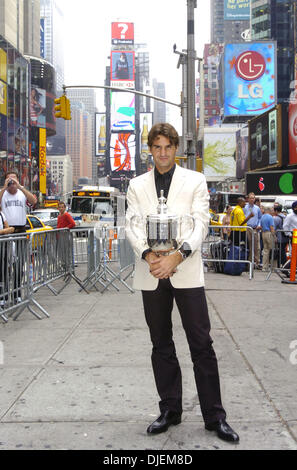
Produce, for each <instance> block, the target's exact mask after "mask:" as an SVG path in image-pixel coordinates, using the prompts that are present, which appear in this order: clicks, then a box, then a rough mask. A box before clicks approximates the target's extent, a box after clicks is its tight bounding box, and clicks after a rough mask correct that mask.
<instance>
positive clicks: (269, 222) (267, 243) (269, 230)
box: [260, 207, 275, 271]
mask: <svg viewBox="0 0 297 470" xmlns="http://www.w3.org/2000/svg"><path fill="white" fill-rule="evenodd" d="M260 223H261V229H262V239H263V268H262V271H268V269H269V261H270V252H271V250H272V248H273V246H274V241H275V229H274V220H273V217H272V209H271V208H270V207H265V212H264V214H263V215H262V217H261V222H260Z"/></svg>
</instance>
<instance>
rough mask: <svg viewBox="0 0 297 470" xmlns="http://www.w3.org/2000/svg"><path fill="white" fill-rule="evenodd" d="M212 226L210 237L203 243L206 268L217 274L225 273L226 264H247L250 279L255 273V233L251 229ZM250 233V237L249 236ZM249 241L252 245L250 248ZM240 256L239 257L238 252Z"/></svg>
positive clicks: (203, 258)
mask: <svg viewBox="0 0 297 470" xmlns="http://www.w3.org/2000/svg"><path fill="white" fill-rule="evenodd" d="M245 228H246V230H244V231H242V227H241V226H232V228H231V227H230V226H228V225H220V226H214V225H210V226H209V228H208V235H207V237H206V239H205V240H204V241H203V243H202V260H203V262H204V266H205V268H210V269H214V271H215V272H220V273H224V272H225V264H226V263H242V264H246V266H247V269H248V271H249V279H252V278H253V272H254V243H255V241H254V231H253V229H252V228H251V227H245ZM248 231H250V237H249V236H248ZM249 240H251V245H250V246H249ZM235 247H239V248H240V255H239V257H238V250H236V249H235Z"/></svg>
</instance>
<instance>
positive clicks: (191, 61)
mask: <svg viewBox="0 0 297 470" xmlns="http://www.w3.org/2000/svg"><path fill="white" fill-rule="evenodd" d="M195 8H197V0H187V19H188V22H187V47H188V50H187V102H188V112H187V134H186V139H187V157H188V158H187V167H188V168H189V169H191V170H196V153H197V137H196V100H195V60H196V51H195V36H194V9H195Z"/></svg>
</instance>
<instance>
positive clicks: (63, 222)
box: [57, 201, 75, 229]
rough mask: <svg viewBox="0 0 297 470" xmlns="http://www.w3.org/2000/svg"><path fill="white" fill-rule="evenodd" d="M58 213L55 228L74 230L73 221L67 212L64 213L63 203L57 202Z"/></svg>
mask: <svg viewBox="0 0 297 470" xmlns="http://www.w3.org/2000/svg"><path fill="white" fill-rule="evenodd" d="M59 212H60V214H59V215H58V221H57V228H69V229H70V228H74V227H75V221H74V219H73V218H72V217H71V215H70V214H69V212H67V211H66V204H65V202H62V201H60V202H59Z"/></svg>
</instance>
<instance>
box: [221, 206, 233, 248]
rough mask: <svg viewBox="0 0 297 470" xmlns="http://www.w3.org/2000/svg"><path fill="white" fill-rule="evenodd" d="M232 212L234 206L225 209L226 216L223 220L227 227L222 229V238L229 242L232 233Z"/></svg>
mask: <svg viewBox="0 0 297 470" xmlns="http://www.w3.org/2000/svg"><path fill="white" fill-rule="evenodd" d="M231 212H232V206H230V205H229V204H228V205H227V206H226V209H225V215H224V217H223V220H222V225H223V226H224V225H225V227H223V228H222V238H223V239H224V240H228V238H229V235H230V233H231V228H230V217H231Z"/></svg>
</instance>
